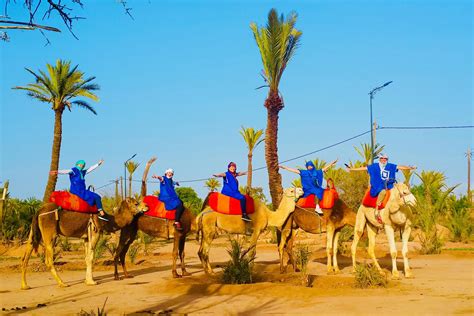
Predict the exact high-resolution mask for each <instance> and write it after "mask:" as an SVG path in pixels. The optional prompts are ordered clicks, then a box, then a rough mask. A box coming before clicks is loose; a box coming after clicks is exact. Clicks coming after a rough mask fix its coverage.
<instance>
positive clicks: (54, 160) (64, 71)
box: [13, 59, 99, 202]
mask: <svg viewBox="0 0 474 316" xmlns="http://www.w3.org/2000/svg"><path fill="white" fill-rule="evenodd" d="M77 67H78V66H77V65H76V66H75V67H72V68H71V62H70V61H63V60H60V59H58V60H57V61H56V65H50V64H46V68H47V72H44V71H42V70H39V73H35V72H34V71H32V70H30V69H28V68H25V69H26V71H28V72H29V73H31V74H32V75H33V76H34V77H35V82H34V83H29V84H27V85H26V86H24V87H19V86H18V87H14V88H13V89H19V90H25V91H26V92H27V95H28V96H30V97H32V98H34V99H37V100H39V101H41V102H45V103H49V104H50V105H51V108H52V110H53V111H54V136H53V148H52V153H51V164H50V170H58V168H59V155H60V152H61V140H62V116H63V112H64V110H65V109H66V108H67V109H68V110H69V111H71V109H72V107H73V106H78V107H81V108H83V109H86V110H88V111H90V112H92V113H94V114H96V115H97V113H96V111H95V110H94V108H93V107H92V106H90V105H89V103H87V102H86V101H84V100H77V99H76V98H77V97H84V98H88V99H91V100H93V101H99V98H98V97H97V95H95V94H94V91H97V90H99V86H98V85H97V84H95V83H92V81H93V80H94V79H95V77H89V78H84V75H85V74H84V73H83V72H82V71H80V70H78V69H77ZM56 181H57V175H49V177H48V183H47V185H46V189H45V191H44V196H43V201H44V202H47V201H49V196H50V195H51V193H52V192H53V191H54V189H55V187H56Z"/></svg>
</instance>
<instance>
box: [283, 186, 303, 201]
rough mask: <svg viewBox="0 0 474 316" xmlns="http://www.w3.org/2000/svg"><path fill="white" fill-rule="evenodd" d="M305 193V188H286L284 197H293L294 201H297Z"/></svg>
mask: <svg viewBox="0 0 474 316" xmlns="http://www.w3.org/2000/svg"><path fill="white" fill-rule="evenodd" d="M302 195H303V189H302V188H295V187H292V188H286V189H284V190H283V198H285V197H287V198H292V199H293V200H294V201H297V200H298V199H299V197H300V196H302Z"/></svg>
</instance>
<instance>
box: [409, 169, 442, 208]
mask: <svg viewBox="0 0 474 316" xmlns="http://www.w3.org/2000/svg"><path fill="white" fill-rule="evenodd" d="M415 174H416V176H417V177H418V178H420V180H421V182H422V187H423V192H424V194H425V198H426V200H427V201H428V203H432V202H433V199H436V198H437V197H438V196H439V195H440V194H441V191H442V189H443V188H446V176H445V175H444V173H442V172H439V171H422V172H421V174H418V173H415Z"/></svg>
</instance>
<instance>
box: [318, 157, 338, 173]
mask: <svg viewBox="0 0 474 316" xmlns="http://www.w3.org/2000/svg"><path fill="white" fill-rule="evenodd" d="M338 160H339V158H338V159H336V160H334V161H332V162H330V163H328V164H327V165H325V166H324V167H323V169H322V170H323V172H326V170H328V169H329V168H331V167H332V166H334V165H335V164H336V162H337V161H338Z"/></svg>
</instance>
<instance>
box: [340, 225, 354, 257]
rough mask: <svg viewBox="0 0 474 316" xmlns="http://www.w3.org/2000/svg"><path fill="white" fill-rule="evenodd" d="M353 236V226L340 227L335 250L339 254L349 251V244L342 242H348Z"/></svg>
mask: <svg viewBox="0 0 474 316" xmlns="http://www.w3.org/2000/svg"><path fill="white" fill-rule="evenodd" d="M353 236H354V227H350V226H344V227H343V228H342V229H341V233H340V234H339V239H338V241H337V251H338V253H340V254H345V253H348V252H350V246H347V245H344V244H343V243H345V242H348V241H350V240H352V239H353Z"/></svg>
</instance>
